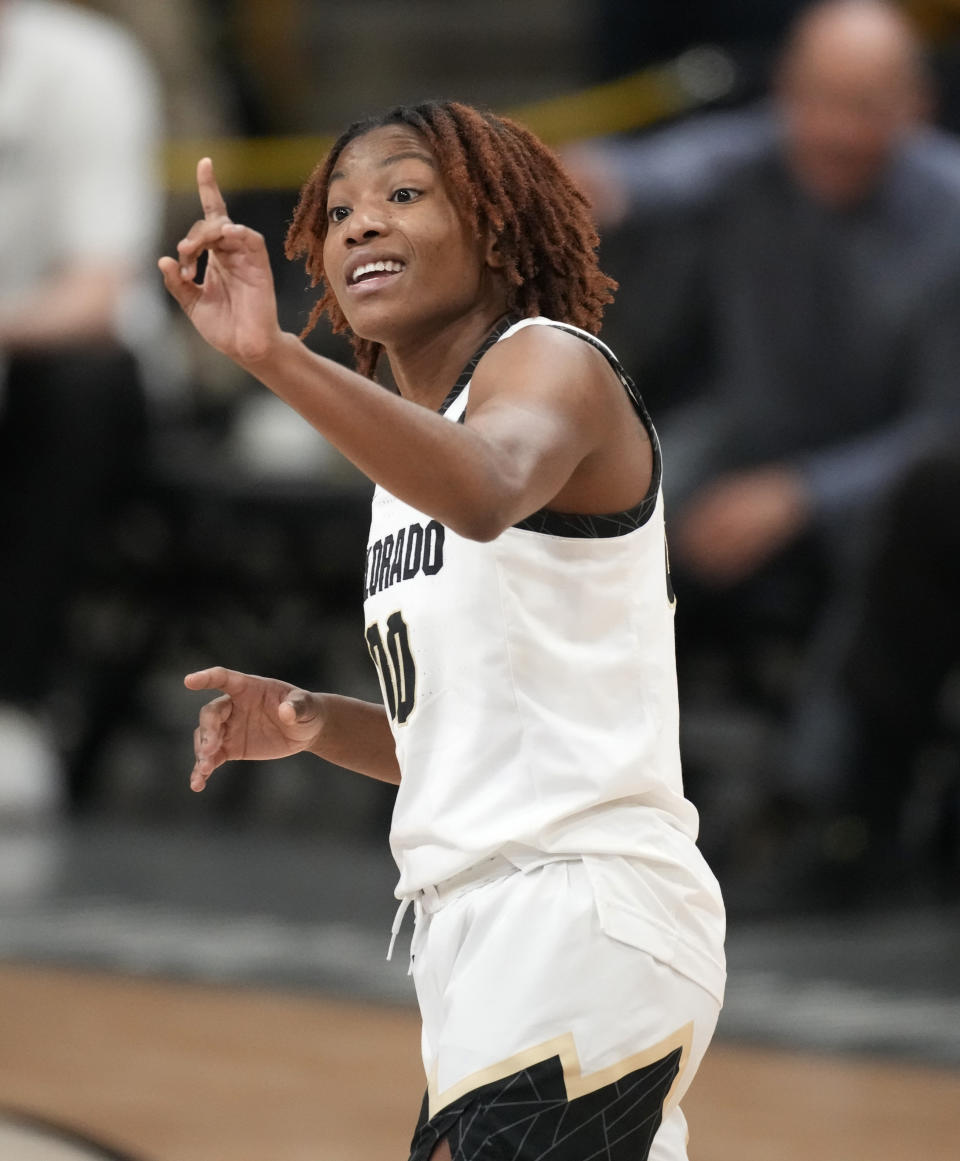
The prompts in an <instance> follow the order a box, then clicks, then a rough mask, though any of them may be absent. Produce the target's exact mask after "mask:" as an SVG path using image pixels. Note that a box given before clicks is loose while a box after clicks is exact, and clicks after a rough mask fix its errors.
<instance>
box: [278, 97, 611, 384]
mask: <svg viewBox="0 0 960 1161" xmlns="http://www.w3.org/2000/svg"><path fill="white" fill-rule="evenodd" d="M395 124H398V125H407V126H409V127H410V128H412V129H415V130H416V131H417V132H418V133H421V134H422V135H423V137H424V138H425V140H426V142H427V144H428V145H429V147H430V150H431V152H432V153H433V155H434V156H435V157H436V159H437V163H438V165H439V167H440V172H441V173H442V174H443V177H444V181H445V184H446V187H447V191H448V194H449V196H450V198H451V199H452V200H453V202H454V204H455V205H456V206H457V209H458V210H459V211H460V213H461V215H462V216H463V219H464V220H465V221H466V222H467V223H468V224H469V225H471V226H472V227H473V228H474V229H475V231H476V233H477V236H478V237H482V236H484V235H485V234H486V232H487V230H488V229H489V230H492V231H493V233H494V235H495V236H496V238H497V240H498V244H499V250H500V254H501V256H502V258H503V260H504V270H505V273H506V276H507V281H508V295H509V297H508V309H509V311H510V313H511V314H515V315H518V316H521V317H524V318H526V317H529V316H532V315H545V316H546V317H548V318H554V319H556V320H557V321H559V322H567V323H572V324H573V325H574V326H579V327H582V328H583V329H584V330H587V331H589V332H590V333H591V334H596V333H597V332H598V331H599V329H600V321H601V318H602V317H603V308H604V306H605V305H606V304H607V303H608V302H612V301H613V293H612V292H613V291H614V290H615V289H616V286H617V284H616V283H615V282H614V281H613V279H611V278H608V277H607V276H606V275H605V274H604V273H603V272H602V271H601V270H600V269H599V267H598V265H597V242H598V239H597V233H596V230H595V228H594V225H593V222H592V220H591V217H590V210H589V204H588V202H587V200H586V198H585V197H584V196H583V194H582V193H581V192H580V191H579V190H578V189H577V187H576V186H575V185H574V184H573V182H572V181H571V179H570V178H569V177H568V176H567V174H566V173H565V172H564V170H563V168H562V167H561V165H560V163H559V161H558V160H557V158H556V156H555V155H554V154H553V153H552V152H551V151H550V150H549V149H548V148H547V147H546V146H545V145H544V144H543V142H542V141H540V140H539V139H538V138H537V137H535V136H534V135H533V134H532V133H531V132H530V131H529V130H528V129H525V128H524V127H523V126H522V125H519V124H517V123H516V122H515V121H510V120H508V119H507V118H505V117H497V116H494V115H493V114H492V113H487V112H482V111H480V110H478V109H474V108H471V107H470V106H468V105H461V104H458V103H457V102H454V101H447V102H428V103H426V104H422V105H412V106H408V105H400V106H397V107H396V108H394V109H391V110H390V111H389V112H387V113H385V114H383V115H382V116H379V117H373V118H369V119H367V120H365V121H357V122H356V123H355V124H353V125H351V126H350V128H349V129H347V130H346V131H345V132H344V133H343V134H342V135H341V136H340V138H339V139H338V140H337V141H336V142H335V144H334V145H333V147H332V148H331V150H330V152H329V153H328V154H327V156H326V157H325V158H324V160H323V161H321V162H320V163H319V165H317V167H316V169H314V171H313V173H312V174H311V175H310V177H309V179H308V180H307V182H306V184H305V185H304V186H303V189H302V190H301V191H300V200H299V202H298V203H297V208H296V211H295V213H294V217H293V221H292V223H291V225H290V229H289V231H288V232H287V239H286V255H287V257H288V258H300V257H303V258H305V262H306V268H307V272H308V273H309V274H310V277H311V279H312V284H313V285H314V286H316V285H317V284H318V283H319V284H323V287H324V289H323V294H322V295H321V297H320V299H319V300H318V301H317V303H316V304H315V305H314V307H313V310H312V311H311V312H310V318H309V320H308V322H307V325H306V327H305V328H304V331H303V334H304V335H305V334H307V333H309V331H311V330H312V329H313V327H314V326H315V325H316V323H317V321H318V320H319V318H320V316H321V315H322V314H323V313H324V312H326V314H327V315H328V316H329V318H330V321H331V323H332V325H333V329H334V331H335V332H340V331H348V330H349V328H348V325H347V320H346V318H345V317H344V314H343V311H342V310H341V309H340V306H339V304H338V302H337V300H336V298H335V297H334V295H333V292H332V291H331V290H330V287H329V284H328V283H326V280H325V278H324V270H323V243H324V238H325V237H326V233H327V189H328V186H329V182H330V174H331V173H332V172H333V169H334V166H335V165H336V163H337V160H338V158H339V156H340V154H341V153H342V152H343V150H344V148H345V147H346V146H347V145H348V144H349V142H351V141H353V140H354V139H355V138H357V137H360V136H362V135H363V134H364V133H369V132H370V131H371V130H372V129H379V128H383V127H385V126H387V125H395ZM351 342H352V344H353V350H354V356H355V359H356V366H357V370H358V371H359V372H360V373H361V374H363V375H372V374H373V372H374V370H375V368H376V365H377V360H378V358H379V356H380V350H381V348H380V345H379V344H378V343H375V342H372V341H370V340H368V339H361V338H359V337H358V336H356V335H352V336H351Z"/></svg>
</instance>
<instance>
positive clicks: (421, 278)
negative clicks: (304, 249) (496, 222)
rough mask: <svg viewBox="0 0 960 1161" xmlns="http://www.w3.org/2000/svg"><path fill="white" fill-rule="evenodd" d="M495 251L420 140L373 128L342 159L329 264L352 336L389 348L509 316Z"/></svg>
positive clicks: (394, 129)
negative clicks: (475, 319) (496, 314)
mask: <svg viewBox="0 0 960 1161" xmlns="http://www.w3.org/2000/svg"><path fill="white" fill-rule="evenodd" d="M489 249H490V248H489V246H488V245H487V244H486V243H485V242H484V241H483V240H481V239H480V238H478V237H476V236H475V234H474V232H473V230H472V229H471V228H470V227H469V226H468V225H467V224H466V223H465V222H464V221H463V220H462V219H461V217H460V215H459V213H458V212H457V208H456V207H455V206H454V204H453V202H452V201H451V200H450V197H449V195H448V194H447V190H446V186H445V184H444V180H443V176H442V175H441V173H440V171H439V168H438V165H437V162H436V159H435V158H434V156H433V154H432V153H431V151H430V149H429V147H428V146H427V144H426V142H425V141H424V139H423V137H421V136H420V134H419V133H417V132H415V131H414V130H412V129H409V128H407V127H405V126H401V125H397V126H392V125H391V126H387V127H385V128H381V129H373V130H371V131H370V132H369V133H365V134H364V135H363V136H362V137H358V138H355V139H354V140H353V141H351V142H350V144H349V145H348V146H347V147H346V148H345V149H344V150H343V152H342V153H341V155H340V157H339V159H338V161H337V164H336V167H335V169H334V172H333V175H332V176H331V179H330V186H329V193H328V197H327V236H326V238H325V240H324V245H323V264H324V273H325V276H326V279H327V282H328V284H329V286H330V288H331V289H332V290H333V292H334V294H335V295H336V297H337V302H338V303H339V304H340V308H341V310H342V311H343V313H344V315H345V316H346V319H347V322H348V323H349V324H350V329H351V330H352V331H353V332H354V334H356V335H359V336H360V337H361V338H364V339H372V340H374V341H376V342H380V343H384V344H385V345H387V346H390V345H391V344H394V343H398V342H403V341H406V340H410V339H413V338H416V337H418V336H426V335H427V334H429V333H436V331H437V329H442V328H443V327H444V326H445V325H447V324H448V323H452V322H455V321H456V320H457V319H459V318H463V317H466V316H469V315H472V314H474V313H476V312H477V311H478V310H479V311H481V312H489V311H491V310H493V311H497V310H498V309H499V310H502V309H503V305H504V304H505V297H506V296H505V290H504V287H503V283H502V279H501V278H500V277H499V275H498V273H497V270H496V263H495V256H494V254H493V253H492V252H491V253H488V251H489Z"/></svg>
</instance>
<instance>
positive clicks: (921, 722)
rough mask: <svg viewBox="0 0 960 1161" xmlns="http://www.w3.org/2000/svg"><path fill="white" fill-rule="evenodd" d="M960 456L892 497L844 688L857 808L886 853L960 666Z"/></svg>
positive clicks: (930, 468) (915, 475)
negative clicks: (918, 760)
mask: <svg viewBox="0 0 960 1161" xmlns="http://www.w3.org/2000/svg"><path fill="white" fill-rule="evenodd" d="M958 509H960V454H958V452H957V451H956V449H955V448H952V449H949V450H944V451H943V452H940V453H934V454H931V455H930V456H928V457H927V458H926V459H925V460H923V461H922V462H920V463H918V464H917V465H916V466H915V467H914V468H913V469H911V470H910V471H909V472H908V473H907V475H906V476H905V477H904V479H903V480H902V482H901V483H900V485H899V486H898V487H897V488H896V490H895V491H894V493H893V494H892V496H891V498H890V501H889V503H888V505H887V507H886V509H885V512H884V516H883V519H882V522H881V524H880V526H879V528H878V537H877V540H876V543H875V546H874V551H873V554H872V556H871V567H870V569H869V572H868V573H867V575H866V577H865V579H864V587H863V591H862V594H861V600H860V602H859V607H858V610H857V613H856V616H855V619H854V623H853V634H852V643H851V647H850V650H849V653H848V656H847V658H846V661H845V664H844V666H843V669H842V672H841V689H842V690H843V691H844V693H845V696H846V700H847V701H848V703H849V705H850V707H851V712H852V724H853V728H854V737H853V743H854V745H853V755H852V761H851V764H850V770H851V783H850V787H849V797H850V806H851V808H852V809H853V810H854V811H855V812H856V813H857V814H859V815H861V816H862V817H863V818H864V819H866V821H867V822H868V825H869V829H870V831H871V834H872V835H873V837H874V840H875V842H876V844H877V845H878V846H879V848H880V849H884V848H887V849H889V847H890V844H892V843H893V842H894V841H895V838H896V833H897V830H898V828H899V826H900V823H901V819H902V813H903V809H904V805H905V802H906V798H907V796H908V794H909V792H910V790H911V773H912V771H913V768H914V766H915V763H916V758H917V755H918V753H919V751H920V748H921V747H922V746H923V745H924V744H925V743H926V742H928V741H929V740H930V739H931V736H932V735H933V734H934V733H935V732H936V731H937V729H938V727H939V714H938V710H939V702H940V696H941V692H942V688H943V684H944V680H945V678H946V677H947V675H948V674H949V673H950V672H951V670H952V669H953V668H954V667H956V666H958V665H960V515H958Z"/></svg>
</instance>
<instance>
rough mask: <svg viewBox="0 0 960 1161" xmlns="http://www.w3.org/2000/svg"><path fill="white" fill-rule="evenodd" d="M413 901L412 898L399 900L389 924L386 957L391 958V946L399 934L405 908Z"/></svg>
mask: <svg viewBox="0 0 960 1161" xmlns="http://www.w3.org/2000/svg"><path fill="white" fill-rule="evenodd" d="M412 902H413V899H412V898H409V897H408V898H406V899H401V900H400V906H399V907H398V908H397V913H396V915H395V916H394V917H393V923H392V924H391V925H390V946H389V947H388V948H387V959H392V958H393V947H394V944H395V943H396V942H397V936H398V935H399V934H400V928H401V927H402V926H403V917H404V916H405V915H406V913H407V908H408V907H409V906H410V904H411V903H412Z"/></svg>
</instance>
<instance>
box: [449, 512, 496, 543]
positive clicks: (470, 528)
mask: <svg viewBox="0 0 960 1161" xmlns="http://www.w3.org/2000/svg"><path fill="white" fill-rule="evenodd" d="M448 527H449V528H450V530H451V532H455V533H456V534H457V535H458V536H462V537H463V539H464V540H475V541H476V542H477V543H478V544H489V543H490V541H491V540H496V539H497V537H498V536H499V535H500V533H501V532H503V531H504V530H505V529H507V528H509V527H510V525H509V524H508V523H506V522H505V521H504V520H503V519H501V518H500V517H499V515H498V513H496V512H495V511H493V510H491V509H480V508H478V509H476V510H474V511H471V512H464V513H458V514H457V516H456V518H455V519H453V520H450V521H449V522H448Z"/></svg>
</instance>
